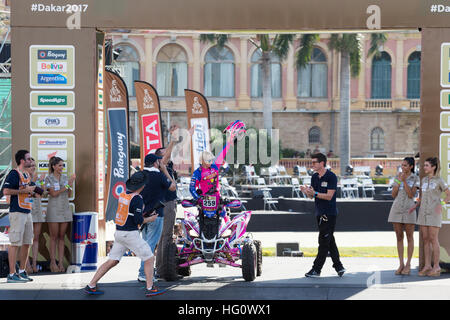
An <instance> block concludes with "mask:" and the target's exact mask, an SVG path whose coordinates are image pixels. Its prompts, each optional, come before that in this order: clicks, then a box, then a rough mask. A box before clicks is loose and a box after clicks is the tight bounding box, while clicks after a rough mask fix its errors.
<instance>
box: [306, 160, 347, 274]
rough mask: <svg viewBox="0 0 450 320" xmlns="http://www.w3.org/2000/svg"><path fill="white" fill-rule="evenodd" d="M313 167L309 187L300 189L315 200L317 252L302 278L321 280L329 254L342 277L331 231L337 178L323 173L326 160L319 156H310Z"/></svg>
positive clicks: (333, 225) (340, 265)
mask: <svg viewBox="0 0 450 320" xmlns="http://www.w3.org/2000/svg"><path fill="white" fill-rule="evenodd" d="M311 159H312V166H313V169H314V171H315V173H314V174H313V176H312V177H311V186H301V190H302V192H304V193H305V194H306V195H307V196H308V197H309V198H310V199H312V198H314V205H315V213H316V220H317V224H318V227H319V249H318V253H317V256H316V259H315V260H314V264H313V267H312V269H311V270H310V271H309V272H307V273H306V274H305V276H306V277H312V278H316V277H320V272H321V270H322V267H323V265H324V264H325V260H326V258H327V256H328V253H330V255H331V259H332V261H333V268H334V269H335V270H336V272H337V273H338V275H339V277H342V276H343V275H344V273H345V271H346V270H345V268H344V266H343V265H342V263H341V260H340V258H339V250H338V248H337V245H336V241H335V239H334V235H333V233H334V229H335V226H336V217H337V214H338V212H337V208H336V190H337V177H336V175H335V174H334V173H333V172H331V170H328V169H326V165H327V157H326V156H325V155H324V154H322V153H315V154H313V155H311Z"/></svg>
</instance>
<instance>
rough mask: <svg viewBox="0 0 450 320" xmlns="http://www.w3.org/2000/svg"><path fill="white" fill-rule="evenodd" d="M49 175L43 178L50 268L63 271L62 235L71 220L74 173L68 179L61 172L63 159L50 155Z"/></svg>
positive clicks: (54, 270) (53, 270)
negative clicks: (70, 204)
mask: <svg viewBox="0 0 450 320" xmlns="http://www.w3.org/2000/svg"><path fill="white" fill-rule="evenodd" d="M48 168H49V175H48V176H47V177H46V178H45V186H46V187H47V190H48V195H49V197H48V205H47V222H48V229H49V232H50V270H51V271H52V272H64V271H65V269H64V265H63V263H64V236H65V234H66V230H67V227H68V225H69V222H71V221H72V211H71V210H70V207H69V197H70V194H71V189H72V186H73V183H74V181H75V174H73V175H72V176H71V177H70V179H68V178H67V175H65V174H63V173H62V172H63V169H64V161H63V159H61V158H59V157H52V158H50V161H49V166H48ZM56 247H58V254H59V260H58V262H59V263H58V266H57V265H56Z"/></svg>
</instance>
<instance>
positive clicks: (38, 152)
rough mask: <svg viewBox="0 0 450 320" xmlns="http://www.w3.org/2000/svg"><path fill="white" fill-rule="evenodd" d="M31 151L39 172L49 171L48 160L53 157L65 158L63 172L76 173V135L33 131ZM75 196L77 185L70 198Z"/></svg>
mask: <svg viewBox="0 0 450 320" xmlns="http://www.w3.org/2000/svg"><path fill="white" fill-rule="evenodd" d="M30 153H31V156H32V157H33V158H35V159H36V169H37V173H38V174H41V173H45V174H47V173H48V169H49V168H48V161H49V160H50V158H51V157H53V156H55V157H60V158H61V159H63V160H64V168H63V173H64V174H66V175H67V176H69V177H70V176H71V175H72V174H73V173H75V136H74V135H73V134H63V133H58V134H55V133H42V134H38V133H33V134H31V135H30ZM74 198H75V186H74V188H73V190H72V195H71V198H70V200H73V199H74Z"/></svg>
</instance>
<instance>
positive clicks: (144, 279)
mask: <svg viewBox="0 0 450 320" xmlns="http://www.w3.org/2000/svg"><path fill="white" fill-rule="evenodd" d="M138 281H139V282H147V278H146V277H145V276H138Z"/></svg>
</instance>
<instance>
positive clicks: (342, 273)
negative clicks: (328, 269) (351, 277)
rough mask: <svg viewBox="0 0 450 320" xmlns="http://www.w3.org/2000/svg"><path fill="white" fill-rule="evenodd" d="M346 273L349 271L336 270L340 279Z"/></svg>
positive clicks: (343, 269)
mask: <svg viewBox="0 0 450 320" xmlns="http://www.w3.org/2000/svg"><path fill="white" fill-rule="evenodd" d="M345 271H347V270H345V268H344V267H342V268H340V269H339V270H336V272H337V274H338V276H339V277H342V276H343V275H344V273H345Z"/></svg>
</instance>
